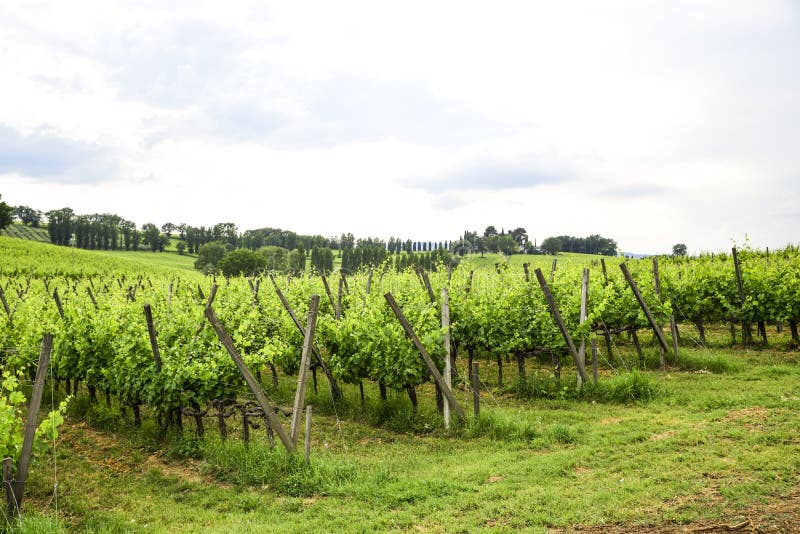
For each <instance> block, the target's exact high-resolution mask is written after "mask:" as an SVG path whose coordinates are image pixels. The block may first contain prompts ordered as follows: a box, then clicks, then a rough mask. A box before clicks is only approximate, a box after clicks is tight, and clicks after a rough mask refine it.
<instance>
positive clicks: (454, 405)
mask: <svg viewBox="0 0 800 534" xmlns="http://www.w3.org/2000/svg"><path fill="white" fill-rule="evenodd" d="M384 298H386V302H388V303H389V307H391V308H392V311H393V312H394V314H395V316H396V317H397V320H398V321H400V324H401V325H402V327H403V330H405V332H406V335H407V336H408V337H409V338H411V341H412V342H413V343H414V346H415V347H416V348H417V351H419V353H420V355H421V356H422V359H423V360H424V361H425V365H427V366H428V371H430V373H431V374H432V375H433V380H434V381H435V382H436V384H437V385H438V386H439V388H441V390H442V393H444V396H445V397H446V398H447V400H448V401H449V402H450V408H451V409H453V410H454V411H455V412H456V414H457V415H458V416H459V417H461V418H463V417H464V410H463V409H462V408H461V406H460V405H459V404H458V401H456V398H455V396H453V391H452V390H451V389H450V388H449V387H448V386H447V384H446V383H445V381H444V378H442V375H441V373H439V369H437V368H436V365H435V364H434V363H433V360H431V357H430V355H428V351H427V350H425V347H424V346H423V345H422V342H421V341H420V340H419V338H418V337H417V334H415V333H414V329H413V328H412V327H411V324H410V323H409V322H408V319H406V316H405V314H403V310H401V309H400V306H398V305H397V302H396V301H395V300H394V297H393V296H392V294H391V293H386V294H385V295H384Z"/></svg>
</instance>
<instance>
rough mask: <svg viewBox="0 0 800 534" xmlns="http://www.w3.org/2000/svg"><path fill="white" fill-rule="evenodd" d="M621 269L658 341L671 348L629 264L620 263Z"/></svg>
mask: <svg viewBox="0 0 800 534" xmlns="http://www.w3.org/2000/svg"><path fill="white" fill-rule="evenodd" d="M619 268H620V270H622V275H623V276H624V277H625V281H627V282H628V285H629V286H630V288H631V290H632V291H633V294H634V295H635V296H636V300H637V301H639V306H641V308H642V311H643V312H644V314H645V316H646V317H647V320H648V321H649V322H650V326H651V327H652V328H653V332H655V334H656V337H657V338H658V342H659V343H661V346H662V347H663V348H664V350H665V351H667V350H669V348H668V347H667V340H666V339H665V338H664V332H662V331H661V329H660V328H659V327H658V323H656V320H655V318H654V317H653V314H652V313H650V308H648V307H647V303H646V302H645V301H644V298H643V297H642V294H641V292H640V291H639V288H638V287H637V285H636V282H634V281H633V277H631V273H630V271H629V270H628V266H627V265H625V264H624V263H620V264H619ZM664 367H666V362H665V363H664V365H663V367H662V369H663V368H664Z"/></svg>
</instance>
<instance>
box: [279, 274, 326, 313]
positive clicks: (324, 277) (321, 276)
mask: <svg viewBox="0 0 800 534" xmlns="http://www.w3.org/2000/svg"><path fill="white" fill-rule="evenodd" d="M320 278H322V285H323V286H324V287H325V294H326V295H328V300H329V301H330V303H331V308H333V309H334V310H336V302H335V301H334V300H333V294H332V293H331V286H329V285H328V278H327V277H326V276H325V275H324V274H323V275H320ZM272 283H273V284H274V283H275V280H273V281H272ZM276 287H277V286H276Z"/></svg>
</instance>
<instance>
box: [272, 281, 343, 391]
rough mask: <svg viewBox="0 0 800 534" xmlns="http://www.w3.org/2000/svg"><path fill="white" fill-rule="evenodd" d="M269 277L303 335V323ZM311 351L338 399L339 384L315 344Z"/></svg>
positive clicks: (284, 306)
mask: <svg viewBox="0 0 800 534" xmlns="http://www.w3.org/2000/svg"><path fill="white" fill-rule="evenodd" d="M269 279H270V280H271V281H272V285H273V286H274V287H275V293H276V294H277V295H278V299H280V301H281V304H283V308H284V309H285V310H286V311H287V312H288V313H289V316H290V317H291V318H292V322H294V325H295V326H296V327H297V329H298V330H300V333H301V334H304V335H305V330H303V325H302V324H301V323H300V320H299V319H298V318H297V315H295V313H294V310H293V309H292V306H291V305H290V304H289V301H288V300H286V297H285V296H284V294H283V291H281V288H279V287H278V284H277V283H276V282H275V277H274V276H272V275H271V274H270V275H269ZM311 349H312V351H313V352H314V357H315V358H316V359H317V363H318V364H319V366H320V367H322V372H323V373H325V377H326V378H327V379H328V382H329V383H330V385H331V394H332V395H333V398H335V399H338V398H340V397H341V396H342V390H340V389H339V385H338V384H337V383H336V379H334V378H333V375H332V374H331V372H330V371H329V370H328V366H327V365H325V362H324V361H323V360H322V356H321V355H320V353H319V351H318V350H317V348H316V347H315V346H313V345H312V346H311ZM276 385H277V378H276Z"/></svg>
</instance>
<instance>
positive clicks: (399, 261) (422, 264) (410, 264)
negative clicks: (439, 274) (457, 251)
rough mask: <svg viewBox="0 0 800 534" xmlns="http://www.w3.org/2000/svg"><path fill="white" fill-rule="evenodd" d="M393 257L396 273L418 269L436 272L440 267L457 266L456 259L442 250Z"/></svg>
mask: <svg viewBox="0 0 800 534" xmlns="http://www.w3.org/2000/svg"><path fill="white" fill-rule="evenodd" d="M393 257H394V262H393V266H394V268H395V270H396V271H404V270H406V269H414V268H418V267H419V268H422V269H425V270H426V271H438V270H439V267H440V266H443V267H445V268H448V267H455V266H456V265H458V259H457V258H456V257H455V256H453V255H452V254H450V253H449V252H448V251H447V250H445V249H443V248H440V249H436V250H434V251H433V252H417V253H414V252H411V253H406V254H399V255H395V256H393ZM390 261H391V257H390Z"/></svg>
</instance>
